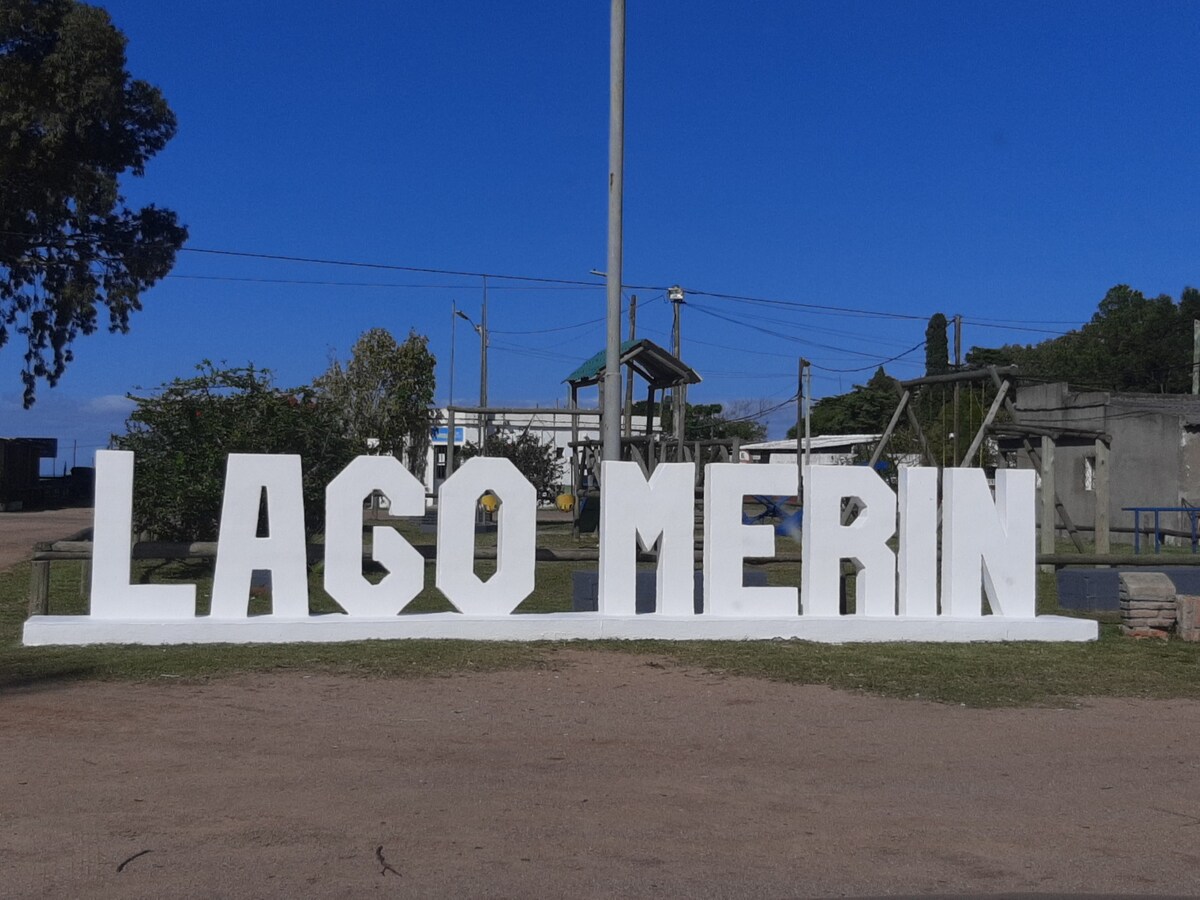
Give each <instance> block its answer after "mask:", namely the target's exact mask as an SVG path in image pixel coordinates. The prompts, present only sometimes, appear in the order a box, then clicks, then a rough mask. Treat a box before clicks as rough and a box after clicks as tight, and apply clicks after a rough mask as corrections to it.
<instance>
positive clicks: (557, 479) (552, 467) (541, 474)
mask: <svg viewBox="0 0 1200 900" xmlns="http://www.w3.org/2000/svg"><path fill="white" fill-rule="evenodd" d="M486 446H487V454H486V455H487V456H489V457H497V458H503V459H508V460H511V461H512V464H513V465H514V466H516V467H517V471H519V472H520V473H521V474H522V475H524V476H525V477H526V478H527V479H528V480H529V483H530V484H532V485H533V488H534V490H535V491H537V496H538V500H539V501H541V502H543V503H548V502H550V501H551V500H553V499H554V498H555V496H556V495H557V494H558V492H559V488H560V487H561V486H562V470H563V462H562V460H561V459H560V458H559V456H558V450H557V448H556V447H555V446H554V445H553V444H552V443H549V442H547V441H541V440H539V439H538V437H537V435H534V434H530V433H529V432H528V431H522V432H520V433H515V432H510V431H506V430H503V429H498V430H496V431H493V432H492V433H491V434H489V435H488V436H487V444H486ZM479 455H480V448H479V445H478V444H475V443H468V444H465V445H464V446H463V447H462V448H461V449H459V450H458V451H457V459H458V460H459V461H460V462H466V461H467V460H468V459H471V458H472V457H475V456H479Z"/></svg>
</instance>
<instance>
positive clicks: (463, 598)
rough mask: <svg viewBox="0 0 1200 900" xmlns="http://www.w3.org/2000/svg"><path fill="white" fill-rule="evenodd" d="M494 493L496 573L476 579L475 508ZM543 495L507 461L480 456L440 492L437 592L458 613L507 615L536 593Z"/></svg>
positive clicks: (453, 476) (458, 472)
mask: <svg viewBox="0 0 1200 900" xmlns="http://www.w3.org/2000/svg"><path fill="white" fill-rule="evenodd" d="M487 491H491V492H492V493H493V494H495V495H496V496H497V497H498V498H499V500H500V509H499V511H498V512H497V517H496V572H495V574H494V575H492V576H491V577H490V578H488V579H487V581H484V580H483V579H482V578H480V577H479V576H478V575H476V574H475V526H474V522H475V506H476V504H477V503H478V501H479V498H480V497H481V496H482V495H483V494H484V493H486V492H487ZM536 517H537V492H536V491H535V490H534V489H533V485H532V484H530V483H529V482H528V481H527V480H526V479H525V476H524V475H522V474H521V473H520V472H519V471H517V467H516V466H514V465H513V464H512V463H511V462H510V461H509V460H507V459H497V458H491V457H480V456H477V457H475V458H474V459H469V460H467V462H466V464H465V465H463V467H462V468H461V469H458V470H457V471H456V472H455V473H454V474H453V475H451V476H450V477H449V478H448V479H447V480H446V481H445V482H443V483H442V486H441V487H440V488H438V532H437V533H438V555H437V587H438V590H440V591H441V592H442V593H443V594H445V595H446V599H447V600H449V601H450V602H451V603H452V604H453V605H454V608H455V609H457V610H459V611H460V612H464V613H467V614H468V615H472V616H502V615H505V614H507V613H510V612H512V611H513V610H514V609H516V608H517V607H518V606H520V605H521V601H522V600H524V599H525V598H526V597H528V596H529V595H530V594H532V593H533V578H534V566H535V555H536V554H535V550H536V547H535V545H536V542H537V519H536Z"/></svg>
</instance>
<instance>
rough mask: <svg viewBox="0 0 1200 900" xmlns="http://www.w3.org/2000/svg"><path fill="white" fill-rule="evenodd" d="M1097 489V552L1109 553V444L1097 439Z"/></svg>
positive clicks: (1094, 475)
mask: <svg viewBox="0 0 1200 900" xmlns="http://www.w3.org/2000/svg"><path fill="white" fill-rule="evenodd" d="M1093 477H1094V478H1095V484H1094V485H1093V487H1094V488H1095V489H1096V490H1095V492H1096V519H1095V522H1096V526H1095V527H1096V552H1097V553H1101V554H1103V553H1108V550H1109V543H1108V535H1109V521H1108V504H1109V502H1110V491H1109V483H1108V443H1107V442H1105V441H1103V440H1100V439H1099V438H1097V439H1096V465H1095V470H1094V472H1093Z"/></svg>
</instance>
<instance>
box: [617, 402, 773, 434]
mask: <svg viewBox="0 0 1200 900" xmlns="http://www.w3.org/2000/svg"><path fill="white" fill-rule="evenodd" d="M673 399H674V398H672V397H667V398H665V399H664V401H663V402H662V403H661V404H659V403H655V404H654V412H653V413H652V415H658V414H660V413H661V416H662V429H663V432H664V433H665V434H668V435H673V434H674V433H675V411H674V409H673V408H672V405H671V401H672V400H673ZM765 406H766V404H764V403H757V404H756V403H754V402H752V401H738V402H736V403H732V404H730V405H729V409H726V408H725V405H724V404H721V403H688V404H687V406H686V411H685V418H684V421H683V437H684V440H686V441H708V440H729V439H732V438H738V439H739V440H742V441H761V440H762V439H763V438H765V437H766V435H767V428H766V426H765V425H763V424H762V422H761V421H760V419H761V418H762V416H763V415H764V414H765V413H764V410H765ZM645 415H646V401H645V400H639V401H637V402H636V403H634V404H633V416H634V421H636V420H637V419H638V417H639V416H640V417H643V418H644V417H645Z"/></svg>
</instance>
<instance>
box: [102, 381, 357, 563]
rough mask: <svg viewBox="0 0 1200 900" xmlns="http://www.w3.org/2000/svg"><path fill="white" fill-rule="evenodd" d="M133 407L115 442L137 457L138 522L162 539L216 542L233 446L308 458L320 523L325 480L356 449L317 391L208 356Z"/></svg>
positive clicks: (313, 524) (309, 487)
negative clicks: (287, 385)
mask: <svg viewBox="0 0 1200 900" xmlns="http://www.w3.org/2000/svg"><path fill="white" fill-rule="evenodd" d="M196 368H197V371H198V372H199V374H198V375H196V376H195V377H193V378H177V379H175V380H173V381H171V382H170V383H168V384H165V385H162V386H161V387H160V388H159V389H158V390H157V391H156V392H155V393H154V394H153V395H152V396H148V397H132V398H131V399H133V400H134V401H136V403H137V408H136V409H135V410H134V411H133V413H132V414H131V415H130V416H129V419H128V420H127V421H126V423H125V427H126V434H123V435H114V436H113V446H114V447H116V448H117V449H120V450H132V451H134V452H135V453H136V454H137V464H136V468H135V472H134V497H133V521H134V528H135V529H136V530H137V531H145V532H149V533H150V534H151V535H153V536H154V537H155V538H157V539H159V540H177V541H202V540H214V539H215V538H216V535H217V526H218V523H219V520H220V515H221V497H222V493H223V489H224V483H225V460H226V457H227V456H228V455H229V454H230V453H294V454H299V455H300V457H301V459H302V460H303V472H304V510H305V525H306V527H307V528H308V530H309V532H310V533H311V532H314V531H319V530H321V521H322V518H323V515H324V509H325V485H326V484H327V483H328V482H329V481H330V480H331V479H332V478H333V477H334V476H335V475H336V474H337V473H338V472H339V471H341V469H342V468H343V467H344V466H345V465H346V464H347V463H348V462H349V461H350V460H351V459H353V457H354V455H355V450H354V446H353V445H352V443H351V441H350V438H349V437H347V435H346V432H345V430H344V429H343V428H342V427H340V425H339V421H340V420H339V415H338V414H339V410H337V409H336V408H335V407H334V405H333V404H331V403H328V402H321V401H320V400H319V399H318V398H317V396H316V395H315V394H314V393H313V391H312V389H311V388H296V389H290V390H281V389H278V388H275V387H274V386H273V385H272V380H271V373H270V372H269V371H268V370H266V369H255V368H254V367H253V366H249V367H246V368H230V369H218V368H216V367H215V366H214V365H213V364H212V363H211V362H208V361H207V360H206V361H204V362H203V363H201V364H200V365H199V366H197V367H196Z"/></svg>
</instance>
